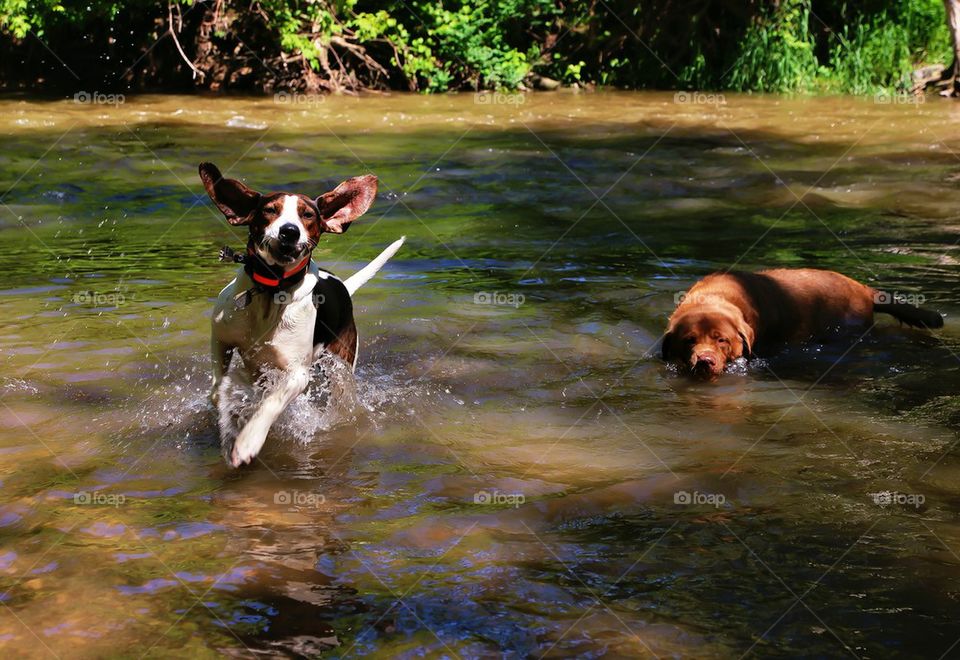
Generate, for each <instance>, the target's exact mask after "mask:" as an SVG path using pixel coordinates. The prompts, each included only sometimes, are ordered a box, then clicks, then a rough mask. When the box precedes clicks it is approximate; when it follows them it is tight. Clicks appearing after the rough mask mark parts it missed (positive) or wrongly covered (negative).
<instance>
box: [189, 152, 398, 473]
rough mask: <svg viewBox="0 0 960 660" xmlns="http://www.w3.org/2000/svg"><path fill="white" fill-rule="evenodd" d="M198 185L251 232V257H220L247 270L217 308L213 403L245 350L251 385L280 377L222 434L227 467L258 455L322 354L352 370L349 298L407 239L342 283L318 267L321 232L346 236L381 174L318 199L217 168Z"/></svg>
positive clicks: (208, 167) (354, 340) (207, 168)
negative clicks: (267, 189)
mask: <svg viewBox="0 0 960 660" xmlns="http://www.w3.org/2000/svg"><path fill="white" fill-rule="evenodd" d="M200 179H201V180H202V181H203V185H204V187H205V188H206V190H207V194H208V195H209V196H210V199H212V200H213V203H214V204H215V205H216V206H217V208H218V209H220V211H221V212H222V213H223V215H224V216H226V219H227V222H229V223H230V224H231V225H237V226H239V225H243V226H247V227H249V230H250V234H249V239H248V241H247V250H246V254H244V255H235V254H234V253H233V252H232V250H230V249H229V248H224V250H223V251H222V252H221V259H225V260H230V261H236V262H239V263H242V264H243V266H242V267H241V268H240V270H239V271H238V272H237V274H236V277H235V278H234V279H233V281H232V282H230V283H229V284H228V285H227V286H226V287H225V288H224V289H223V291H221V292H220V295H219V296H218V298H217V303H216V306H215V307H214V310H213V318H212V326H213V328H212V335H211V352H212V357H213V389H212V391H211V393H210V399H211V401H212V402H213V403H214V405H215V406H216V405H217V404H218V401H219V397H220V386H221V383H222V381H223V377H224V374H225V373H227V371H228V369H229V367H230V361H231V359H232V358H233V353H234V351H238V352H239V353H240V357H241V358H242V362H243V368H244V369H245V370H246V371H247V375H248V376H249V377H250V382H251V383H253V382H257V380H258V379H259V378H260V377H261V376H262V375H263V374H264V373H265V372H267V371H270V372H279V373H280V377H279V378H271V379H270V385H269V387H268V389H267V390H266V391H264V393H263V396H262V397H261V398H260V400H259V402H258V403H257V404H256V405H255V408H254V410H253V412H252V413H251V414H250V416H249V418H248V419H247V421H246V423H245V424H244V425H243V427H242V428H241V429H240V431H239V432H238V433H237V434H236V437H234V438H229V437H222V438H221V442H222V444H223V453H224V458H225V459H226V461H227V463H229V464H230V466H232V467H239V466H240V465H243V464H244V463H249V462H250V461H251V460H253V458H254V457H256V455H257V454H258V453H259V452H260V449H261V448H262V447H263V443H264V441H265V440H266V438H267V432H268V431H269V430H270V427H271V426H272V425H273V423H274V422H275V421H276V419H277V418H278V417H279V416H280V413H282V412H283V411H284V409H285V408H286V407H287V406H288V405H289V404H290V402H291V401H293V400H294V399H295V398H296V397H297V396H298V395H300V394H301V393H302V392H303V391H304V390H305V389H306V388H307V385H308V384H309V381H310V373H311V367H312V365H313V363H314V361H315V360H317V358H319V357H320V356H321V354H322V353H323V352H324V351H327V352H329V353H332V354H333V355H335V356H338V357H339V358H341V359H342V360H343V361H344V362H346V363H347V364H348V365H350V368H351V369H353V367H354V366H355V365H356V361H357V351H358V346H359V339H358V335H357V326H356V323H355V322H354V319H353V304H352V302H351V296H352V295H353V294H354V293H355V292H356V291H357V289H359V288H360V287H361V286H362V285H363V284H365V283H366V282H367V281H368V280H370V278H372V277H373V276H374V275H375V274H376V273H377V271H379V270H380V269H381V268H382V267H383V266H384V264H386V263H387V261H388V260H389V259H390V257H392V256H393V255H394V254H395V253H396V252H397V250H399V249H400V246H401V245H403V241H404V239H403V238H401V239H400V240H398V241H396V242H394V243H393V244H392V245H390V246H389V247H388V248H387V249H386V250H384V251H383V252H381V253H380V255H379V256H378V257H377V258H376V259H374V260H373V261H371V262H370V263H369V264H368V265H367V266H365V267H364V268H363V269H361V270H360V271H359V272H357V273H356V274H355V275H353V276H352V277H350V278H348V279H347V280H346V281H341V280H340V279H338V278H337V277H336V276H334V275H333V274H332V273H329V272H327V271H325V270H322V269H320V268H318V267H317V265H316V264H315V263H313V261H312V260H311V253H312V251H313V249H314V248H315V247H316V246H317V242H318V241H319V240H320V236H321V235H322V234H324V233H330V234H342V233H344V232H345V231H346V230H347V229H348V228H349V225H350V223H351V222H353V221H354V220H356V219H357V218H358V217H360V216H361V215H363V214H364V213H366V212H367V210H368V209H369V208H370V206H371V205H372V204H373V201H374V198H375V197H376V194H377V178H376V177H375V176H372V175H367V176H358V177H354V178H352V179H347V180H346V181H344V182H343V183H341V184H340V185H339V186H337V187H336V188H334V189H333V190H332V191H330V192H328V193H325V194H323V195H320V196H319V197H317V198H311V197H307V196H306V195H300V194H295V193H285V192H276V193H269V194H260V193H258V192H256V191H254V190H252V189H250V188H248V187H247V186H246V185H244V184H243V183H241V182H240V181H236V180H234V179H225V178H223V176H222V175H221V174H220V170H218V169H217V167H216V166H215V165H213V164H212V163H201V164H200ZM223 427H224V425H223V424H221V428H223ZM221 435H223V434H221Z"/></svg>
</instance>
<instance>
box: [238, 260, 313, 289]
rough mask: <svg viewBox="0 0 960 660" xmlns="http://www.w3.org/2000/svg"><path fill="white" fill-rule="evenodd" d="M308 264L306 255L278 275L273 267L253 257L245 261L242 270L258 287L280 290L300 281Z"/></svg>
mask: <svg viewBox="0 0 960 660" xmlns="http://www.w3.org/2000/svg"><path fill="white" fill-rule="evenodd" d="M309 263H310V255H309V254H308V255H307V256H305V257H304V258H303V259H301V260H300V262H299V263H297V264H296V265H294V266H292V267H291V268H289V269H287V270H285V271H283V273H282V274H278V273H277V271H276V267H275V266H273V267H271V266H268V265H267V264H265V263H264V262H263V261H262V260H261V259H259V258H258V257H254V258H252V259H250V258H248V259H246V260H245V265H244V270H246V271H247V275H249V276H250V279H252V280H253V281H254V282H256V283H257V284H259V285H260V286H264V287H267V288H268V289H280V288H283V287H285V286H287V285H289V284H294V283H295V282H299V281H300V280H302V279H303V276H304V275H306V272H305V271H306V268H307V265H308V264H309Z"/></svg>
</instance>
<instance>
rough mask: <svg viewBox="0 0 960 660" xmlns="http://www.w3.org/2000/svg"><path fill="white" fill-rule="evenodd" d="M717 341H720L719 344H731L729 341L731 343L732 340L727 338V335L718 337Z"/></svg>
mask: <svg viewBox="0 0 960 660" xmlns="http://www.w3.org/2000/svg"><path fill="white" fill-rule="evenodd" d="M717 343H718V344H729V343H730V340H729V339H727V338H726V337H717Z"/></svg>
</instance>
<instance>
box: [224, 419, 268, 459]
mask: <svg viewBox="0 0 960 660" xmlns="http://www.w3.org/2000/svg"><path fill="white" fill-rule="evenodd" d="M266 439H267V434H266V433H252V432H250V429H249V427H248V428H245V429H244V430H243V431H241V432H240V435H238V436H237V439H236V440H234V442H233V448H232V449H231V450H230V455H229V461H230V466H231V467H235V468H237V467H240V466H241V465H244V464H246V463H249V462H250V461H252V460H253V459H254V458H256V457H257V454H259V453H260V450H261V449H262V448H263V443H264V441H266Z"/></svg>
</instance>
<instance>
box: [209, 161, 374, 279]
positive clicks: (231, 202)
mask: <svg viewBox="0 0 960 660" xmlns="http://www.w3.org/2000/svg"><path fill="white" fill-rule="evenodd" d="M200 179H201V180H202V181H203V185H204V187H205V188H206V189H207V194H208V195H210V199H212V200H213V203H214V204H216V205H217V208H219V209H220V211H221V212H222V213H223V215H225V216H226V218H227V222H229V223H230V224H231V225H248V226H249V227H250V245H251V246H252V248H253V249H254V250H256V252H257V254H258V255H259V256H260V257H261V258H262V259H263V260H264V261H266V262H267V263H268V264H271V265H280V266H286V265H290V264H293V263H295V262H297V261H299V260H301V259H302V258H303V257H304V256H306V255H307V253H309V252H310V251H311V250H313V248H314V247H316V245H317V241H319V240H320V234H323V233H324V232H328V233H331V234H342V233H343V232H345V231H346V230H347V229H348V228H349V225H350V223H351V222H353V221H354V220H356V219H357V218H359V217H360V216H361V215H363V214H364V213H366V212H367V209H369V208H370V205H371V204H373V199H374V197H376V195H377V177H375V176H373V175H366V176H358V177H354V178H352V179H347V180H346V181H344V182H343V183H341V184H340V185H339V186H337V187H336V188H334V189H333V190H332V191H330V192H328V193H326V194H323V195H320V196H319V197H317V198H316V199H311V198H310V197H307V196H306V195H297V194H290V193H270V194H267V195H261V194H260V193H258V192H256V191H255V190H251V189H250V188H248V187H247V186H245V185H244V184H242V183H240V182H239V181H237V180H235V179H224V178H223V175H221V174H220V170H218V169H217V166H216V165H214V164H213V163H200Z"/></svg>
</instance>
